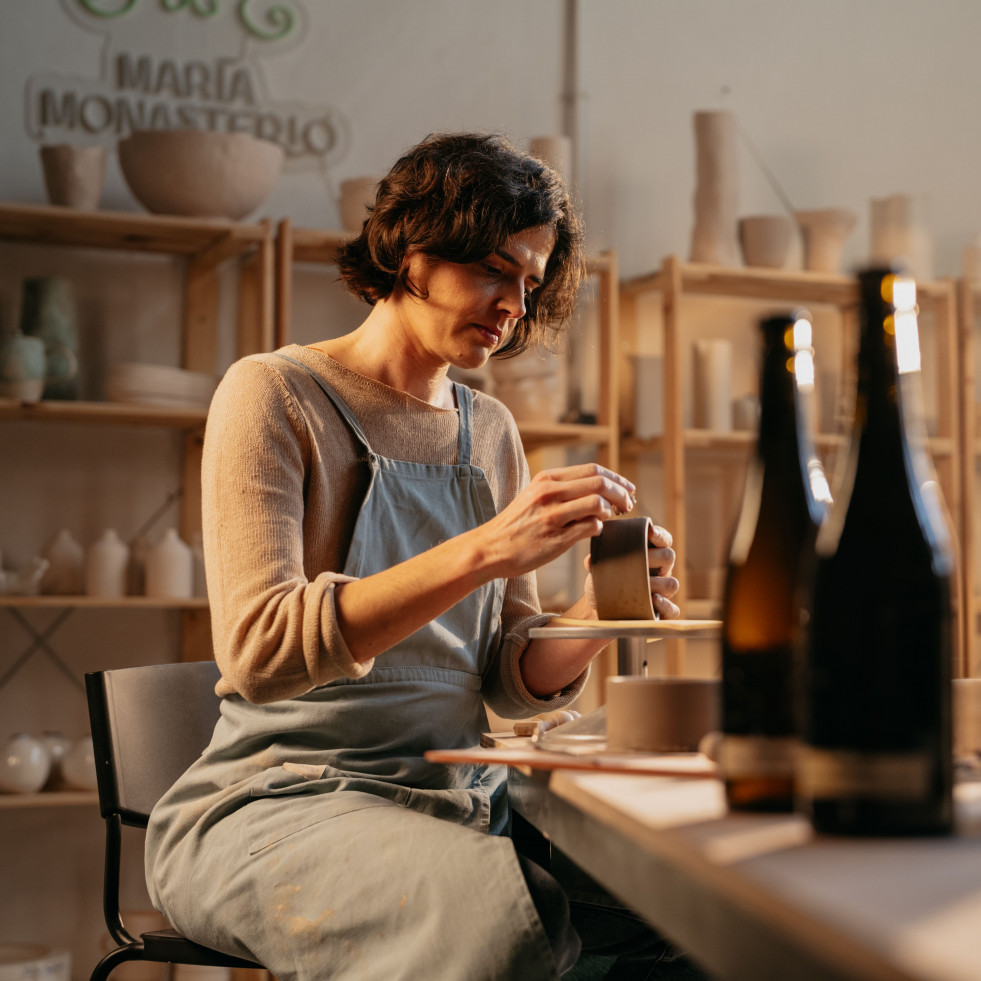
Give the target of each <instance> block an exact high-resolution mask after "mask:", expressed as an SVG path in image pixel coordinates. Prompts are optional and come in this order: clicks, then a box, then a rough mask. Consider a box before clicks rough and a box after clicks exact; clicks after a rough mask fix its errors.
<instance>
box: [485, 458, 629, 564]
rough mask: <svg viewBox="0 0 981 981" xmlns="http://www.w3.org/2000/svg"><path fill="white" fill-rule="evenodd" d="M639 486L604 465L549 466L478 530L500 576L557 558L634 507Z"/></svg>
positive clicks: (489, 558) (488, 558)
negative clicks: (551, 467) (550, 467)
mask: <svg viewBox="0 0 981 981" xmlns="http://www.w3.org/2000/svg"><path fill="white" fill-rule="evenodd" d="M635 493H636V487H635V486H634V485H633V484H632V483H631V482H630V481H629V480H627V478H626V477H623V476H621V475H620V474H618V473H614V472H613V471H612V470H608V469H607V468H606V467H602V466H600V465H599V464H598V463H583V464H579V465H577V466H572V467H560V468H557V469H554V470H543V471H541V472H539V473H537V474H536V475H535V476H534V477H532V479H531V480H530V481H529V482H528V484H527V485H526V486H525V488H524V489H523V490H522V491H521V492H520V493H519V494H518V495H517V496H516V497H515V498H514V500H513V501H512V502H511V503H510V504H509V505H508V506H507V507H506V508H504V510H502V511H501V512H500V514H498V515H497V516H496V517H494V518H492V519H491V520H490V521H488V522H486V523H485V524H483V525H481V526H480V527H479V528H478V529H475V533H476V534H478V535H481V536H483V538H484V544H483V548H484V549H485V550H486V551H485V556H486V558H487V561H488V565H489V569H490V571H491V572H492V575H493V577H494V578H511V577H513V576H520V575H523V574H524V573H526V572H531V571H532V570H533V569H538V568H539V567H541V566H543V565H545V564H546V563H547V562H551V561H552V559H555V558H558V556H560V555H562V553H563V552H565V551H566V550H567V549H569V548H571V546H573V545H574V544H575V543H576V542H578V541H581V540H582V539H584V538H591V537H592V536H593V535H598V534H599V533H600V531H601V530H602V528H603V522H604V521H606V520H607V519H608V518H611V517H613V515H614V514H625V513H626V512H627V511H630V510H631V508H633V506H634V502H635V500H636V498H635V496H634V495H635Z"/></svg>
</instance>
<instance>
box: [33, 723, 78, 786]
mask: <svg viewBox="0 0 981 981" xmlns="http://www.w3.org/2000/svg"><path fill="white" fill-rule="evenodd" d="M41 742H42V743H44V745H45V747H46V748H47V750H48V756H49V757H50V759H51V769H50V771H49V772H48V779H47V784H48V785H49V786H50V785H51V784H56V783H58V782H59V781H61V780H63V779H64V774H63V773H62V770H61V764H62V763H63V762H64V759H65V757H66V756H67V755H68V753H69V752H70V750H71V748H72V746H73V745H74V742H73V741H72V740H71V739H69V738H68V736H66V735H65V734H64V733H63V732H59V731H58V730H57V729H46V730H45V731H44V732H42V733H41Z"/></svg>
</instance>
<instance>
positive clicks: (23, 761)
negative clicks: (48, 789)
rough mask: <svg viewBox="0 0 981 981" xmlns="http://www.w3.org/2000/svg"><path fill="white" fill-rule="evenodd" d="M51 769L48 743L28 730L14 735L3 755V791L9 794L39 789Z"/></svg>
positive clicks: (0, 776)
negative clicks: (45, 743)
mask: <svg viewBox="0 0 981 981" xmlns="http://www.w3.org/2000/svg"><path fill="white" fill-rule="evenodd" d="M50 771H51V755H50V754H49V752H48V748H47V746H45V745H44V743H43V742H42V741H41V740H40V739H37V738H35V737H34V736H31V735H29V734H28V733H26V732H18V733H15V734H14V735H12V736H11V737H10V738H9V739H8V740H7V741H6V743H5V744H4V746H3V750H2V755H0V791H4V792H6V793H8V794H34V793H37V791H39V790H40V789H41V788H42V787H43V786H44V784H45V782H46V781H47V779H48V774H49V773H50Z"/></svg>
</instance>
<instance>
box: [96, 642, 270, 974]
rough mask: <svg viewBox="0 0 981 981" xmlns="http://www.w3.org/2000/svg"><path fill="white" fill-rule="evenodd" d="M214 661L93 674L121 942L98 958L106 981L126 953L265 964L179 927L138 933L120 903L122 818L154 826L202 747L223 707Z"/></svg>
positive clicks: (115, 921) (108, 909)
mask: <svg viewBox="0 0 981 981" xmlns="http://www.w3.org/2000/svg"><path fill="white" fill-rule="evenodd" d="M217 680H218V666H217V665H216V664H215V663H214V662H212V661H194V662H184V663H178V664H156V665H150V666H148V667H136V668H119V669H117V670H112V671H96V672H92V673H90V674H87V675H86V676H85V689H86V693H87V695H88V704H89V718H90V719H91V723H92V742H93V744H94V747H95V765H96V775H97V777H98V785H99V808H100V810H101V812H102V817H103V818H104V819H105V822H106V866H105V881H104V886H103V910H104V913H105V919H106V926H107V927H108V928H109V932H110V934H112V938H113V940H114V941H115V942H116V944H117V945H118V946H116V947H115V948H114V949H113V950H111V951H110V952H109V953H108V954H106V956H105V957H103V958H102V960H101V961H100V962H99V963H98V964H97V965H96V967H95V970H94V971H93V972H92V975H91V981H104V979H106V978H108V977H109V975H110V973H111V972H112V971H113V970H114V969H115V968H116V967H118V966H119V965H120V964H122V963H124V962H126V961H153V962H156V963H167V964H204V965H211V966H218V967H230V968H254V969H258V970H263V967H262V965H261V964H257V963H256V962H255V961H251V960H244V959H242V958H240V957H232V956H230V955H228V954H223V953H221V952H220V951H217V950H212V949H211V948H210V947H204V946H202V945H201V944H197V943H194V942H193V941H191V940H188V939H187V938H186V937H182V936H181V935H180V934H179V933H178V932H177V931H176V930H151V931H148V932H146V933H143V934H140V935H139V936H135V937H134V936H132V935H131V934H130V933H129V931H128V930H127V929H126V926H125V925H124V923H123V920H122V916H121V914H120V911H119V873H120V851H121V842H122V826H123V825H124V824H125V825H127V826H128V827H135V828H144V829H145V828H146V826H147V822H148V820H149V816H150V811H151V809H152V808H153V805H154V804H156V802H157V801H158V800H159V799H160V797H161V796H162V795H163V793H164V792H165V791H166V790H167V789H168V788H169V787H170V786H171V785H172V784H173V783H174V781H175V780H176V779H177V778H178V777H179V776H180V775H181V774H182V773H183V772H184V770H186V769H187V767H188V766H189V765H190V764H191V763H192V762H194V760H196V759H197V758H198V756H200V755H201V753H202V751H203V750H204V748H205V746H207V744H208V742H209V741H210V739H211V733H212V731H213V730H214V727H215V723H216V722H217V720H218V715H219V709H218V706H219V703H220V699H219V698H218V696H217V695H215V690H214V689H215V683H216V682H217Z"/></svg>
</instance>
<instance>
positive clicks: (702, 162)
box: [690, 112, 739, 266]
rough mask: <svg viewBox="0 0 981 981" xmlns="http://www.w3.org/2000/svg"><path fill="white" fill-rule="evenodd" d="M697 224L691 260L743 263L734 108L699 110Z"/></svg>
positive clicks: (696, 140)
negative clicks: (739, 237) (738, 222)
mask: <svg viewBox="0 0 981 981" xmlns="http://www.w3.org/2000/svg"><path fill="white" fill-rule="evenodd" d="M694 126H695V175H696V183H695V202H694V204H695V226H694V229H693V230H692V238H691V255H690V258H691V261H692V262H711V263H715V264H717V265H722V266H736V265H738V264H739V244H738V241H737V238H736V219H737V214H738V193H737V173H736V120H735V117H734V116H733V115H732V113H730V112H696V113H695V114H694Z"/></svg>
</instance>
